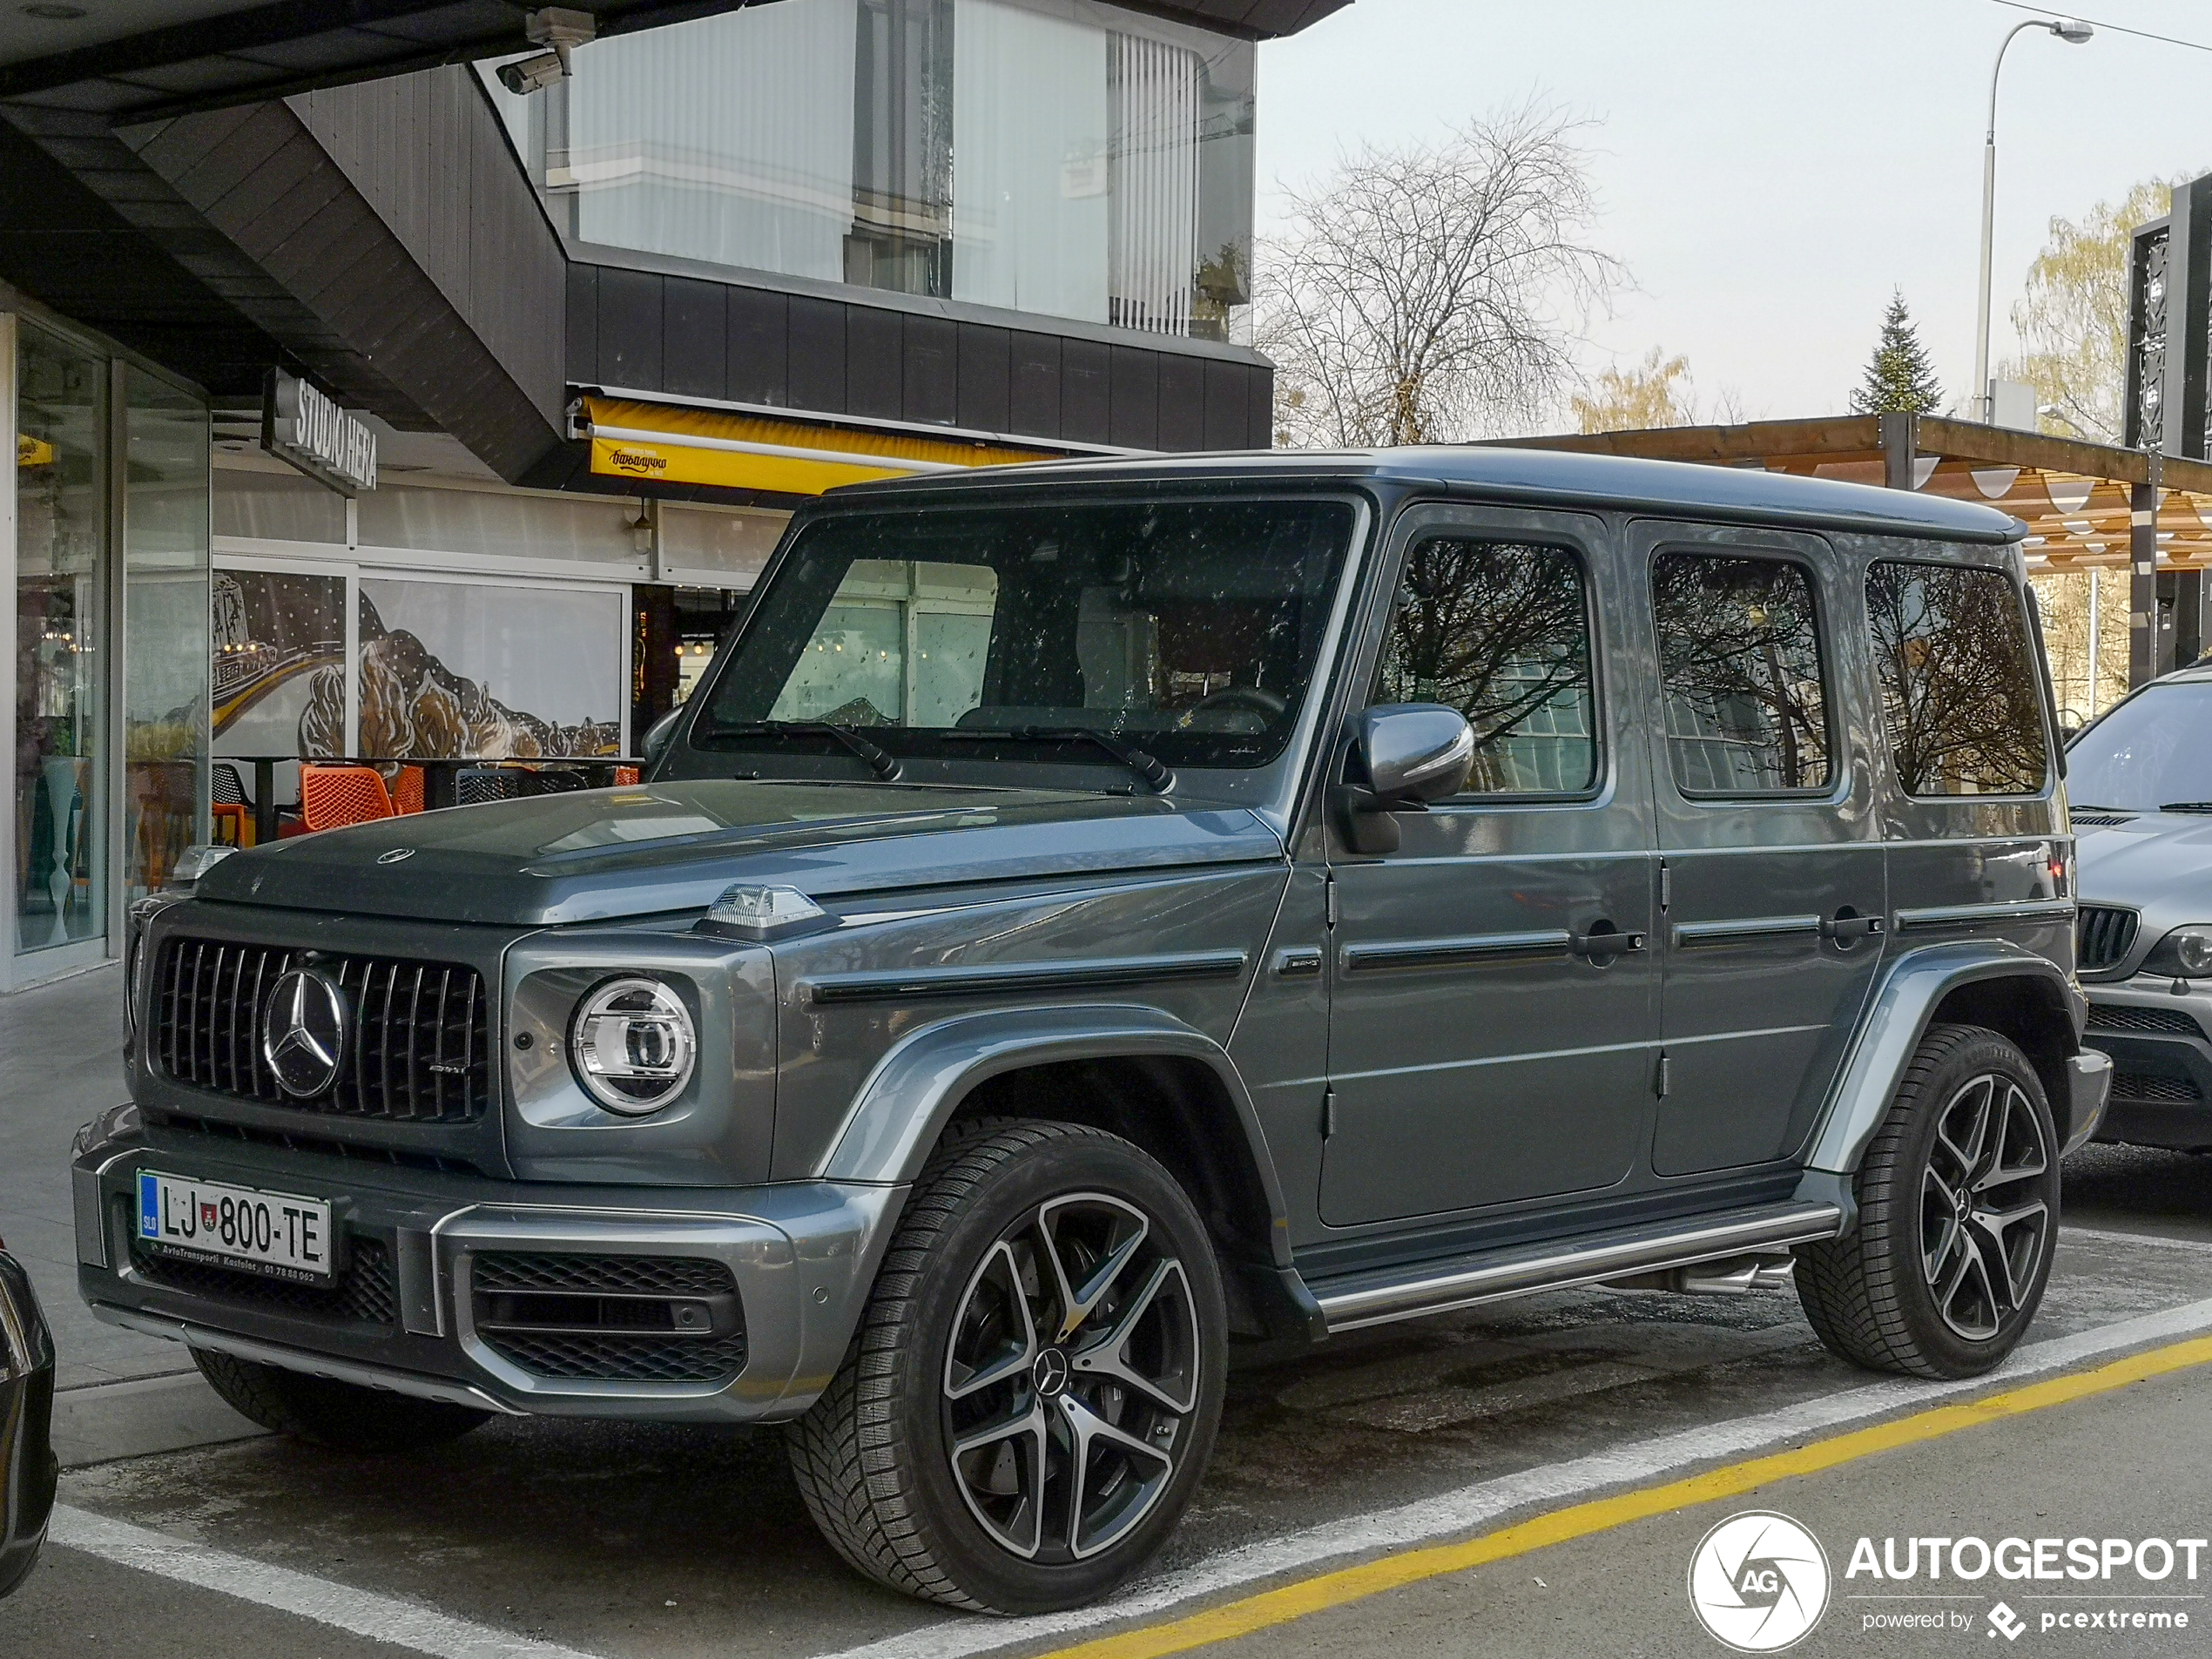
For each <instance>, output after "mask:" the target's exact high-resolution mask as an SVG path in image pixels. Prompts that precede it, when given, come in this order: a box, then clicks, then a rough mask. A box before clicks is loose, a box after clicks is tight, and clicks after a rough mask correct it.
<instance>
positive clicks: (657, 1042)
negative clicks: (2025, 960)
mask: <svg viewBox="0 0 2212 1659" xmlns="http://www.w3.org/2000/svg"><path fill="white" fill-rule="evenodd" d="M698 1047H699V1045H698V1031H697V1029H696V1028H694V1027H693V1025H692V1023H691V1010H690V1009H689V1008H686V1007H685V1005H684V999H683V998H682V997H680V996H678V995H677V994H676V992H675V991H674V990H673V989H672V988H670V987H669V986H668V985H667V984H665V983H664V982H663V981H659V980H657V979H647V978H645V977H644V976H643V975H642V974H624V975H623V976H622V977H620V978H618V979H610V980H606V981H602V982H601V983H600V984H598V985H596V986H594V987H593V988H591V990H590V993H589V994H588V995H586V996H585V997H584V998H583V1001H580V1002H578V1003H577V1008H576V1015H575V1017H574V1018H573V1019H571V1020H570V1022H569V1061H570V1064H571V1065H572V1066H573V1067H574V1068H575V1069H576V1077H577V1082H579V1083H581V1084H582V1085H583V1089H584V1092H585V1093H586V1094H588V1095H590V1096H591V1098H592V1099H594V1100H596V1101H597V1102H598V1103H599V1104H600V1105H602V1106H604V1107H605V1108H606V1109H608V1110H609V1111H610V1112H619V1113H621V1114H622V1115H623V1116H625V1117H643V1116H646V1115H647V1114H649V1113H651V1112H657V1111H658V1110H660V1109H661V1108H662V1107H664V1106H665V1105H667V1104H668V1103H670V1102H671V1101H672V1100H674V1099H675V1098H676V1097H677V1096H678V1095H680V1094H682V1093H683V1092H684V1085H685V1084H686V1083H688V1082H691V1071H692V1069H693V1067H695V1066H696V1065H697V1064H698Z"/></svg>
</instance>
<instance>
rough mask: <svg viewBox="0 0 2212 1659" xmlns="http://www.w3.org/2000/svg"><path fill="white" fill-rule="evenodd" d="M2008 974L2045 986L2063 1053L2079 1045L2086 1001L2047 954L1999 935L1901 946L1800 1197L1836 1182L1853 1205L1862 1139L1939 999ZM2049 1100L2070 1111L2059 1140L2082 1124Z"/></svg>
mask: <svg viewBox="0 0 2212 1659" xmlns="http://www.w3.org/2000/svg"><path fill="white" fill-rule="evenodd" d="M2007 979H2012V980H2029V981H2035V982H2036V983H2037V984H2038V986H2039V988H2041V987H2047V988H2048V989H2049V992H2050V994H2052V995H2054V997H2055V999H2056V1001H2058V1003H2059V1005H2060V1007H2061V1008H2066V1009H2067V1011H2068V1013H2069V1015H2070V1019H2069V1021H2068V1023H2067V1030H2066V1044H2065V1046H2066V1049H2067V1054H2068V1056H2069V1058H2071V1056H2073V1055H2078V1054H2079V1053H2080V1050H2081V1041H2080V1038H2081V1024H2082V1020H2083V1018H2084V1016H2085V1010H2086V1008H2087V1003H2086V1001H2085V1000H2084V999H2083V997H2082V995H2081V992H2080V988H2078V987H2076V986H2075V985H2074V981H2073V980H2072V978H2071V977H2070V976H2069V975H2068V974H2067V972H2066V971H2065V970H2064V969H2063V968H2060V966H2059V965H2058V964H2057V963H2056V962H2054V961H2051V960H2050V959H2049V958H2048V957H2047V956H2039V955H2037V954H2035V953H2034V952H2033V951H2030V950H2027V949H2025V948H2022V947H2020V946H2019V945H2015V944H2013V943H2012V942H2011V941H2008V940H2003V939H1972V940H1955V941H1946V942H1944V943H1941V944H1933V945H1924V946H1921V947H1919V948H1917V949H1913V950H1909V951H1906V952H1905V954H1902V955H1900V956H1899V957H1898V959H1897V960H1896V961H1894V962H1892V963H1890V964H1889V965H1888V966H1887V967H1885V968H1884V969H1883V971H1882V977H1881V981H1880V982H1879V984H1878V986H1877V987H1876V988H1875V992H1874V995H1873V997H1872V999H1871V1001H1870V1002H1869V1004H1868V1007H1867V1009H1866V1012H1865V1015H1864V1016H1863V1017H1862V1018H1861V1019H1860V1021H1859V1025H1858V1036H1857V1037H1856V1038H1855V1039H1854V1040H1853V1041H1852V1043H1851V1050H1850V1053H1849V1055H1847V1056H1846V1058H1845V1059H1844V1065H1843V1069H1842V1070H1841V1072H1840V1073H1839V1074H1838V1076H1837V1079H1836V1083H1835V1086H1834V1088H1833V1089H1831V1090H1830V1092H1829V1096H1828V1103H1827V1104H1826V1106H1825V1107H1824V1109H1823V1110H1822V1113H1821V1118H1820V1125H1819V1128H1818V1129H1817V1130H1816V1131H1815V1133H1814V1135H1813V1138H1812V1150H1811V1152H1810V1153H1809V1154H1808V1155H1807V1157H1805V1160H1804V1166H1805V1177H1804V1184H1803V1185H1802V1186H1800V1188H1799V1189H1798V1191H1799V1196H1800V1197H1821V1198H1825V1199H1829V1200H1831V1201H1832V1200H1833V1199H1834V1198H1835V1197H1836V1194H1837V1191H1838V1189H1840V1190H1842V1192H1843V1194H1844V1197H1845V1199H1846V1200H1847V1202H1846V1204H1845V1214H1846V1215H1850V1214H1851V1213H1852V1211H1853V1210H1854V1209H1855V1207H1856V1206H1855V1205H1853V1204H1850V1203H1849V1202H1848V1199H1849V1197H1850V1192H1851V1178H1852V1177H1854V1176H1856V1175H1857V1174H1858V1166H1859V1163H1860V1162H1861V1160H1862V1159H1864V1158H1865V1155H1866V1147H1867V1143H1869V1142H1870V1141H1871V1140H1872V1139H1873V1138H1874V1131H1875V1130H1877V1129H1878V1128H1879V1127H1880V1125H1881V1122H1882V1118H1883V1116H1884V1115H1885V1113H1887V1112H1888V1110H1889V1108H1890V1102H1891V1101H1892V1098H1894V1097H1895V1096H1896V1094H1897V1089H1898V1083H1899V1082H1901V1081H1902V1080H1903V1078H1904V1076H1905V1068H1906V1067H1908V1066H1909V1065H1911V1064H1912V1056H1913V1055H1914V1053H1915V1052H1916V1051H1917V1050H1918V1049H1919V1046H1920V1040H1921V1038H1922V1037H1923V1036H1925V1035H1926V1033H1927V1029H1928V1025H1929V1023H1930V1022H1931V1021H1932V1018H1933V1017H1934V1015H1935V1010H1936V1008H1937V1006H1938V1005H1939V1004H1940V1003H1941V1002H1942V1001H1943V999H1944V998H1945V997H1946V996H1948V995H1950V994H1951V993H1952V992H1953V991H1955V990H1957V989H1959V988H1960V987H1961V986H1965V985H1973V984H1976V983H1979V982H1982V981H1989V980H2007ZM2051 1107H2052V1110H2053V1112H2054V1114H2065V1115H2067V1117H2068V1119H2069V1121H2068V1122H2064V1123H2059V1124H2058V1125H2056V1128H2057V1130H2058V1133H2059V1140H2060V1144H2061V1145H2062V1146H2063V1145H2066V1144H2067V1143H2070V1142H2071V1141H2072V1140H2074V1138H2075V1136H2074V1134H2073V1133H2072V1131H2073V1130H2074V1129H2077V1128H2079V1127H2080V1126H2078V1125H2074V1124H2073V1123H2071V1122H2070V1119H2071V1116H2072V1114H2073V1110H2074V1104H2073V1103H2072V1102H2071V1101H2070V1100H2062V1099H2054V1100H2053V1101H2052V1103H2051Z"/></svg>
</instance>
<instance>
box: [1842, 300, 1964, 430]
mask: <svg viewBox="0 0 2212 1659" xmlns="http://www.w3.org/2000/svg"><path fill="white" fill-rule="evenodd" d="M1942 403H1943V388H1941V387H1939V386H1938V385H1937V384H1936V377H1935V365H1934V364H1933V363H1932V362H1930V361H1928V353H1927V348H1926V347H1924V346H1923V345H1921V344H1920V336H1919V333H1918V332H1917V331H1916V330H1915V329H1914V328H1913V327H1912V314H1911V313H1909V312H1908V311H1906V310H1905V295H1904V293H1903V292H1902V291H1901V290H1899V291H1895V292H1892V293H1891V295H1890V308H1889V309H1888V311H1886V312H1885V313H1884V314H1883V316H1882V337H1881V339H1880V341H1878V342H1877V343H1876V345H1875V347H1874V356H1873V359H1872V361H1870V362H1868V364H1867V365H1866V378H1865V380H1864V381H1861V382H1860V383H1859V388H1858V390H1857V391H1855V392H1853V393H1852V394H1851V413H1852V414H1853V415H1932V414H1934V413H1935V411H1936V410H1937V409H1938V408H1940V407H1941V406H1942Z"/></svg>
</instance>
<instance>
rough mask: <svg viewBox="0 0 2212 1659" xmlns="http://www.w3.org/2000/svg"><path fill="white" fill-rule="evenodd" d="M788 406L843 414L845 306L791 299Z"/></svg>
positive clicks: (835, 303)
mask: <svg viewBox="0 0 2212 1659" xmlns="http://www.w3.org/2000/svg"><path fill="white" fill-rule="evenodd" d="M791 403H792V408H796V409H819V410H820V411H821V412H822V413H823V414H825V415H840V414H842V413H843V412H844V409H845V307H843V306H841V305H840V304H838V303H837V301H836V300H813V299H809V298H807V297H806V296H804V295H802V294H796V293H795V294H793V295H792V297H791Z"/></svg>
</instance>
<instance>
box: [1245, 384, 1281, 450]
mask: <svg viewBox="0 0 2212 1659" xmlns="http://www.w3.org/2000/svg"><path fill="white" fill-rule="evenodd" d="M1244 375H1245V380H1246V383H1247V387H1248V396H1249V400H1250V401H1249V403H1248V406H1247V407H1248V414H1247V416H1246V419H1247V421H1248V424H1247V426H1246V427H1245V428H1244V442H1245V445H1246V447H1247V448H1253V449H1271V448H1274V447H1275V371H1274V370H1273V369H1271V368H1267V367H1266V366H1265V365H1264V364H1260V363H1255V364H1253V365H1252V366H1251V368H1248V369H1246V370H1245V371H1244Z"/></svg>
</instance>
